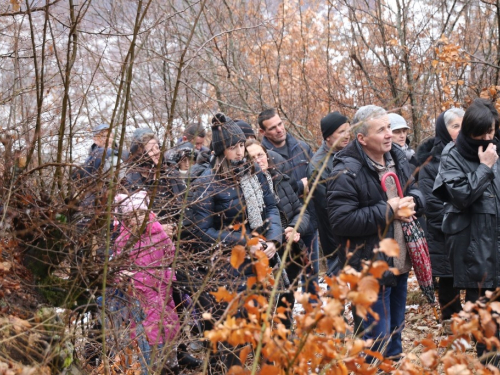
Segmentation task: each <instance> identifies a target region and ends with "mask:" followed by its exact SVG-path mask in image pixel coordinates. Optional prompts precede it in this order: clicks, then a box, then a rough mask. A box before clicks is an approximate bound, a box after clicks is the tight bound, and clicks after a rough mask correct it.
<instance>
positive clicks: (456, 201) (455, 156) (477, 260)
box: [433, 99, 500, 357]
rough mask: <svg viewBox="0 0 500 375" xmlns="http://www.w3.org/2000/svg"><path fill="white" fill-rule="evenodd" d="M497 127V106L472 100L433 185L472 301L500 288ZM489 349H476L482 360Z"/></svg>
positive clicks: (454, 264) (456, 273)
mask: <svg viewBox="0 0 500 375" xmlns="http://www.w3.org/2000/svg"><path fill="white" fill-rule="evenodd" d="M498 125H499V119H498V112H497V110H496V109H495V106H494V105H493V103H491V102H490V101H489V100H485V99H476V100H474V102H473V103H472V104H471V105H470V107H469V108H468V109H467V110H466V111H465V115H464V118H463V121H462V128H461V131H460V133H459V134H458V137H457V140H456V142H455V143H449V144H448V145H447V146H446V147H445V148H444V150H443V153H442V155H441V164H440V166H439V171H438V175H437V177H436V181H435V183H434V191H433V193H434V195H436V196H437V197H438V198H440V199H441V200H442V201H443V202H445V204H444V218H443V224H442V230H443V233H444V237H445V247H446V251H447V253H448V256H449V258H450V262H451V268H452V271H453V280H454V282H453V284H454V287H456V288H460V289H465V290H466V295H465V299H466V301H472V302H475V301H477V300H478V299H479V298H480V297H482V296H484V292H485V291H486V290H492V289H495V288H497V287H499V286H500V276H499V275H500V257H499V256H498V254H499V252H500V243H499V236H500V200H499V197H500V174H499V173H498V164H499V162H498V153H497V145H498V143H499V140H498V138H496V137H495V134H496V132H497V130H498ZM485 349H486V347H485V345H484V344H481V343H478V344H477V354H478V357H481V356H482V355H483V353H484V351H485Z"/></svg>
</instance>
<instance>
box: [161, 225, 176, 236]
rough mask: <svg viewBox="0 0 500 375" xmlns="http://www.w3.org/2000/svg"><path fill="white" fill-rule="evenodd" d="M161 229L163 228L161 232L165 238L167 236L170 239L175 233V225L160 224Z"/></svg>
mask: <svg viewBox="0 0 500 375" xmlns="http://www.w3.org/2000/svg"><path fill="white" fill-rule="evenodd" d="M161 227H162V228H163V230H164V231H165V233H166V234H167V236H169V237H170V238H172V237H173V236H174V234H175V232H176V230H175V224H162V226H161Z"/></svg>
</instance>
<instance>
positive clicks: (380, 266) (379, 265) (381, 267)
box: [368, 260, 389, 279]
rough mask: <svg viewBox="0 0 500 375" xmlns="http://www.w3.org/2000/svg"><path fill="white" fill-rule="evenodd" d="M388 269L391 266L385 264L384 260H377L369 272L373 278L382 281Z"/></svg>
mask: <svg viewBox="0 0 500 375" xmlns="http://www.w3.org/2000/svg"><path fill="white" fill-rule="evenodd" d="M388 269H389V265H388V264H387V263H386V262H384V261H383V260H376V261H375V262H373V263H372V265H371V267H370V270H369V271H368V272H369V273H371V274H372V275H373V277H376V278H377V279H380V278H381V277H382V275H383V274H384V272H385V271H387V270H388Z"/></svg>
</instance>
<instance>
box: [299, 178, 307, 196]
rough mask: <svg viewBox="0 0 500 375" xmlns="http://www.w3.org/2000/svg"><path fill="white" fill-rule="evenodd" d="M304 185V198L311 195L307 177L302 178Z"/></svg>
mask: <svg viewBox="0 0 500 375" xmlns="http://www.w3.org/2000/svg"><path fill="white" fill-rule="evenodd" d="M300 181H302V184H303V185H304V193H303V194H304V197H305V196H307V194H308V193H309V185H307V177H304V178H301V179H300Z"/></svg>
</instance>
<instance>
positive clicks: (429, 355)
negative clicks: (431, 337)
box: [420, 349, 439, 368]
mask: <svg viewBox="0 0 500 375" xmlns="http://www.w3.org/2000/svg"><path fill="white" fill-rule="evenodd" d="M438 359H439V356H438V353H437V351H436V350H435V349H431V350H428V351H426V352H424V353H422V354H420V362H422V365H423V366H424V367H429V368H434V367H435V366H436V365H437V364H438Z"/></svg>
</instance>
